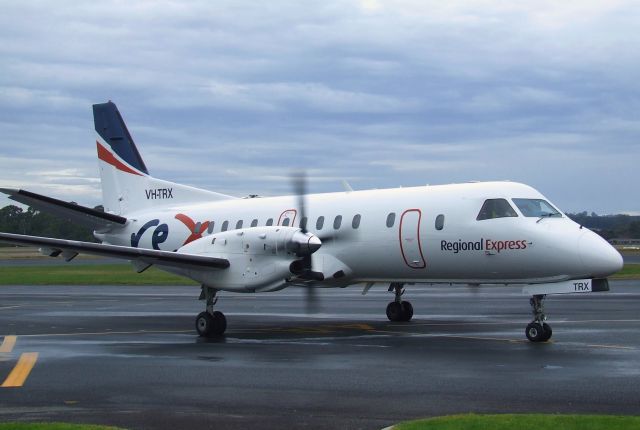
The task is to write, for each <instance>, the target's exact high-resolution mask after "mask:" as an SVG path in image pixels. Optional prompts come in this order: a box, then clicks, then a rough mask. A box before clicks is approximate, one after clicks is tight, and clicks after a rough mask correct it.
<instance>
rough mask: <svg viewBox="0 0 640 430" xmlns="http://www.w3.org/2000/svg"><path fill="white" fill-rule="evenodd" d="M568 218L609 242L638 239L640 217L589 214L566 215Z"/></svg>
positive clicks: (639, 235) (639, 236) (639, 237)
mask: <svg viewBox="0 0 640 430" xmlns="http://www.w3.org/2000/svg"><path fill="white" fill-rule="evenodd" d="M567 215H568V216H569V218H571V219H572V220H574V221H575V222H577V223H578V224H581V225H583V226H585V227H587V228H589V229H591V230H593V231H595V232H597V233H598V234H600V236H602V237H604V238H605V239H607V240H609V239H612V238H614V237H617V238H627V239H640V216H631V215H598V214H596V213H593V212H591V214H588V213H587V212H586V211H585V212H580V213H577V214H567Z"/></svg>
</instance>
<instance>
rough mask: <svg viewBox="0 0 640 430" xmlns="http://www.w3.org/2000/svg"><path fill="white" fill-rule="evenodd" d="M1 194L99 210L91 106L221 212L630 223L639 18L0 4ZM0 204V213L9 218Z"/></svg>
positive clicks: (165, 172)
mask: <svg viewBox="0 0 640 430" xmlns="http://www.w3.org/2000/svg"><path fill="white" fill-rule="evenodd" d="M0 11H1V13H0V52H1V54H0V186H4V187H20V188H25V189H28V190H32V191H35V192H40V193H46V194H48V195H52V196H54V197H57V198H62V199H65V200H74V201H77V202H79V203H82V204H86V205H91V206H93V205H96V204H99V203H100V198H101V197H100V191H99V182H98V171H97V161H96V153H95V151H96V150H95V137H94V136H95V132H94V129H93V119H92V112H91V105H92V104H93V103H99V102H104V101H107V100H113V101H114V102H115V103H116V104H117V105H118V108H119V109H120V112H121V113H122V114H123V116H124V118H125V120H126V122H127V125H128V127H129V130H130V131H131V133H132V135H133V137H134V139H135V141H136V144H137V145H138V148H139V150H140V152H141V154H142V156H143V158H144V159H145V162H146V164H147V167H148V168H149V171H150V173H151V174H152V175H153V176H156V177H160V178H162V179H167V180H171V181H175V182H183V183H187V184H190V185H194V186H198V187H203V188H207V189H211V190H215V191H219V192H223V193H228V194H233V195H246V194H249V193H258V194H262V195H278V194H282V193H287V192H289V191H290V187H291V185H290V180H289V175H290V173H291V171H292V170H300V169H306V170H307V172H308V175H309V177H310V190H311V191H317V192H322V191H337V190H341V189H342V186H341V180H342V179H347V180H348V181H349V182H350V183H351V185H352V186H353V187H354V188H355V189H365V188H383V187H396V186H400V185H402V186H412V185H424V184H427V183H429V184H441V183H452V182H465V181H474V180H502V179H508V180H513V181H519V182H524V183H527V184H529V185H532V186H534V187H535V188H537V189H538V190H540V191H541V192H542V193H543V194H545V195H546V196H547V197H548V198H549V199H551V200H552V201H553V202H554V203H555V204H556V205H558V206H559V207H560V208H561V209H563V210H565V211H568V212H574V211H582V210H588V211H595V212H598V213H600V214H606V213H618V212H629V213H640V191H639V190H640V174H639V167H640V166H639V164H640V31H639V23H640V2H637V1H616V0H606V1H604V0H602V1H592V0H580V1H561V2H559V1H544V0H536V1H530V2H516V1H514V2H504V1H481V0H472V1H424V0H416V1H410V0H407V1H400V0H399V1H382V0H381V1H376V0H361V1H346V0H344V1H333V0H323V1H317V2H311V1H291V2H288V1H273V2H257V1H256V2H246V1H238V0H233V1H219V0H218V1H215V2H212V1H193V2H186V1H184V2H183V1H156V0H154V1H133V0H129V1H106V0H101V1H87V2H76V1H74V2H66V1H56V2H52V1H4V0H2V1H0ZM9 203H10V201H9V200H8V199H6V198H0V207H1V206H5V205H6V204H9Z"/></svg>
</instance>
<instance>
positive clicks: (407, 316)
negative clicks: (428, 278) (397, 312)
mask: <svg viewBox="0 0 640 430" xmlns="http://www.w3.org/2000/svg"><path fill="white" fill-rule="evenodd" d="M411 318H413V305H412V304H411V302H402V321H411Z"/></svg>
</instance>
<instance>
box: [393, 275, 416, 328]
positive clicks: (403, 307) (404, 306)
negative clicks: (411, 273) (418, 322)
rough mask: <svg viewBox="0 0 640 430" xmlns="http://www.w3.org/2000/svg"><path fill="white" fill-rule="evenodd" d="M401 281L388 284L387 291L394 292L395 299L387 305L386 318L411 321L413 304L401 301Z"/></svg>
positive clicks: (402, 290)
mask: <svg viewBox="0 0 640 430" xmlns="http://www.w3.org/2000/svg"><path fill="white" fill-rule="evenodd" d="M402 285H403V284H401V283H399V282H393V283H392V284H391V285H389V292H394V293H395V296H396V297H395V300H394V301H393V302H391V303H389V304H388V305H387V318H389V321H411V318H412V317H413V306H411V303H410V302H407V301H403V300H402V295H403V294H404V288H402Z"/></svg>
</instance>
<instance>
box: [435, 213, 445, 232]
mask: <svg viewBox="0 0 640 430" xmlns="http://www.w3.org/2000/svg"><path fill="white" fill-rule="evenodd" d="M443 228H444V215H442V214H440V215H438V216H437V217H436V230H442V229H443Z"/></svg>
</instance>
